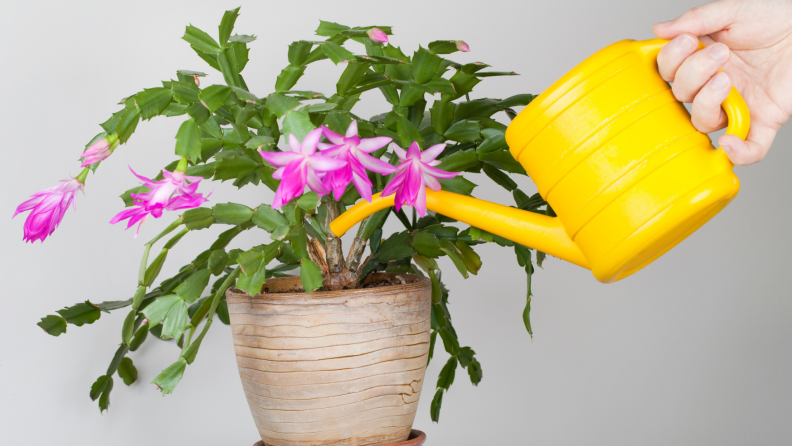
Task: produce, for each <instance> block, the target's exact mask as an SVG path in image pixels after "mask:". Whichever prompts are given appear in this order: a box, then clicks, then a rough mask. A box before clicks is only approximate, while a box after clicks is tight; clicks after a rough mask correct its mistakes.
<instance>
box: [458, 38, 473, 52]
mask: <svg viewBox="0 0 792 446" xmlns="http://www.w3.org/2000/svg"><path fill="white" fill-rule="evenodd" d="M454 43H456V47H457V49H458V50H459V51H462V52H463V53H469V52H470V47H469V46H468V44H467V43H465V41H464V40H457V41H456V42H454Z"/></svg>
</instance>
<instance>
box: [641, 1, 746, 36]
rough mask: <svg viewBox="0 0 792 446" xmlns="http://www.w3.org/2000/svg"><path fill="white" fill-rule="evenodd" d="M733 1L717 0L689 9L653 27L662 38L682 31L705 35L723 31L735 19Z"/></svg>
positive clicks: (676, 34)
mask: <svg viewBox="0 0 792 446" xmlns="http://www.w3.org/2000/svg"><path fill="white" fill-rule="evenodd" d="M733 11H734V8H733V2H732V1H724V0H716V1H714V2H711V3H707V4H705V5H702V6H697V7H694V8H691V9H689V10H687V11H686V12H685V13H684V14H682V15H681V16H679V17H677V18H675V19H674V20H669V21H667V22H661V23H657V24H655V25H654V26H653V27H652V31H653V32H654V33H655V35H656V36H657V37H659V38H661V39H673V38H674V37H676V36H678V35H680V34H682V33H691V34H693V35H695V36H704V35H707V34H712V33H715V32H718V31H721V30H723V29H725V28H727V27H728V26H729V25H731V23H732V21H733V19H732V18H733V17H734V14H733Z"/></svg>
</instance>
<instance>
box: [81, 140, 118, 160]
mask: <svg viewBox="0 0 792 446" xmlns="http://www.w3.org/2000/svg"><path fill="white" fill-rule="evenodd" d="M113 136H115V135H113ZM117 141H118V137H116V139H115V142H117ZM110 144H111V142H110V141H109V140H108V138H102V139H98V140H96V141H94V143H93V144H91V145H90V147H88V148H87V149H85V152H83V154H82V155H80V158H85V160H84V161H83V163H82V164H80V167H85V166H90V165H92V164H96V163H98V162H99V161H102V160H103V159H105V158H107V157H108V156H110V154H112V153H113V152H112V151H111V150H110Z"/></svg>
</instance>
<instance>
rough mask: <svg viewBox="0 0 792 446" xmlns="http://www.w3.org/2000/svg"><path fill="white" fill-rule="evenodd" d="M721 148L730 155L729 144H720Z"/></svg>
mask: <svg viewBox="0 0 792 446" xmlns="http://www.w3.org/2000/svg"><path fill="white" fill-rule="evenodd" d="M721 149H723V151H724V152H726V153H728V154H729V155H731V153H732V148H731V146H727V145H726V144H721Z"/></svg>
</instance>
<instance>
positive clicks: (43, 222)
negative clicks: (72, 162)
mask: <svg viewBox="0 0 792 446" xmlns="http://www.w3.org/2000/svg"><path fill="white" fill-rule="evenodd" d="M61 182H62V183H63V184H60V185H58V186H53V187H50V188H49V189H44V190H42V191H40V192H36V193H35V194H33V195H31V197H33V198H31V199H30V200H27V201H25V202H24V203H22V204H20V205H19V206H18V207H17V208H16V211H15V212H14V215H13V217H11V218H14V217H16V216H17V214H19V213H21V212H25V211H30V214H28V216H27V218H26V219H25V226H24V236H23V237H22V239H23V240H24V241H26V242H30V243H33V242H34V241H36V240H40V241H41V242H44V239H46V238H47V237H48V236H50V235H52V233H53V232H54V231H55V229H56V228H57V227H58V225H60V223H61V220H63V215H64V214H65V213H66V210H67V209H68V208H69V205H71V204H73V203H74V196H75V195H76V194H77V191H78V190H80V191H83V188H84V187H85V184H84V183H83V182H82V181H80V180H78V179H76V178H72V179H71V180H61ZM83 193H84V191H83ZM75 208H76V206H75Z"/></svg>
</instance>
